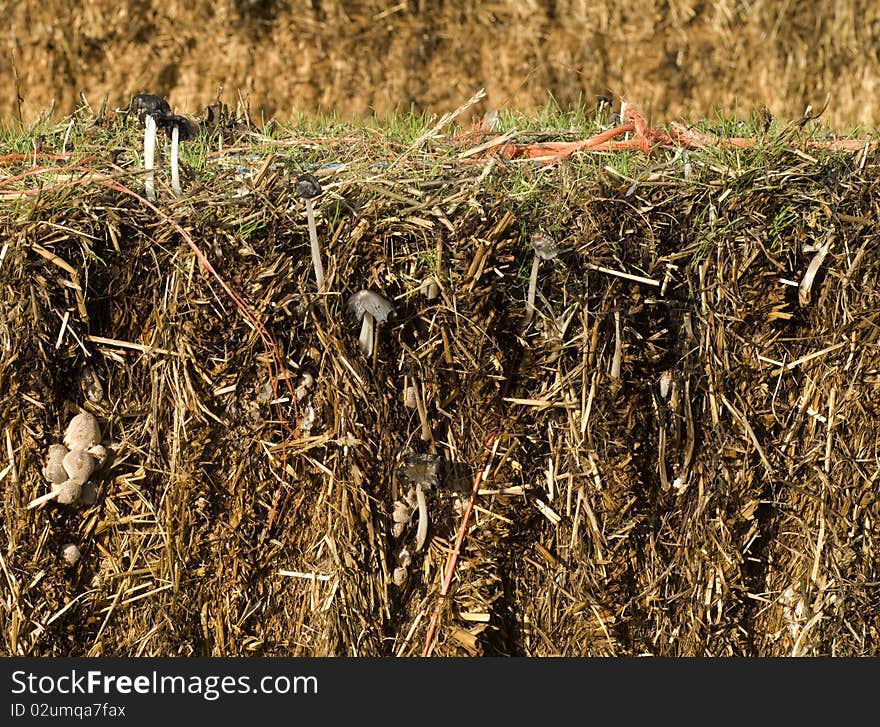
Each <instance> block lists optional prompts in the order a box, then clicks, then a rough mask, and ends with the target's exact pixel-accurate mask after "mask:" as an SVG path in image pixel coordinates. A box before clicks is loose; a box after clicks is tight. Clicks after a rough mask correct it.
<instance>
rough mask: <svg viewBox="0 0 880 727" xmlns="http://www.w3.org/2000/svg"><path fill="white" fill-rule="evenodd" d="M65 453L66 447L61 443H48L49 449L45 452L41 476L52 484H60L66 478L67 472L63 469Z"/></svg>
mask: <svg viewBox="0 0 880 727" xmlns="http://www.w3.org/2000/svg"><path fill="white" fill-rule="evenodd" d="M66 454H67V447H65V446H64V445H63V444H51V445H49V451H48V452H47V453H46V465H45V466H44V467H43V477H45V478H46V479H47V480H49V482H51V483H52V484H53V485H60V484H61V483H62V482H64V481H65V480H66V479H67V472H66V471H65V470H64V464H63V462H64V455H66Z"/></svg>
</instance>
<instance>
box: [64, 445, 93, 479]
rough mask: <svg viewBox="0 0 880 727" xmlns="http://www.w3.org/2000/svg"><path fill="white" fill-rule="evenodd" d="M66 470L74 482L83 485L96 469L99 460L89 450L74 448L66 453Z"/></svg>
mask: <svg viewBox="0 0 880 727" xmlns="http://www.w3.org/2000/svg"><path fill="white" fill-rule="evenodd" d="M62 464H63V465H64V471H65V472H67V476H68V477H69V478H70V480H71V481H72V482H76V483H77V484H79V485H83V484H84V483H85V482H87V481H88V479H89V477H91V476H92V473H93V472H94V471H95V468H96V466H97V462H96V461H95V458H94V457H92V455H90V454H89V453H88V452H83V451H82V450H80V449H72V450H70V451H69V452H68V453H67V454H66V455H64V461H63V462H62Z"/></svg>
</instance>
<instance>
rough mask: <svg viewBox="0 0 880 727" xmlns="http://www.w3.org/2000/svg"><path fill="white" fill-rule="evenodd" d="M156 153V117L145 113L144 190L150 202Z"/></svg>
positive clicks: (154, 190) (153, 190) (152, 197)
mask: <svg viewBox="0 0 880 727" xmlns="http://www.w3.org/2000/svg"><path fill="white" fill-rule="evenodd" d="M155 154H156V119H154V118H153V115H152V114H147V115H146V118H145V119H144V169H145V170H146V174H145V175H144V192H145V193H146V196H147V199H148V200H150V202H154V201H155V199H156V188H155V186H154V176H153V175H154V172H153V162H154V159H155Z"/></svg>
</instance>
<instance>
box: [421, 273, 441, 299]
mask: <svg viewBox="0 0 880 727" xmlns="http://www.w3.org/2000/svg"><path fill="white" fill-rule="evenodd" d="M419 290H420V291H421V293H422V295H423V296H425V298H427V299H428V300H436V299H437V298H438V297H440V286H439V285H437V281H436V280H435V279H434V278H433V277H431V278H425V279H424V280H423V281H422V284H421V285H420V286H419Z"/></svg>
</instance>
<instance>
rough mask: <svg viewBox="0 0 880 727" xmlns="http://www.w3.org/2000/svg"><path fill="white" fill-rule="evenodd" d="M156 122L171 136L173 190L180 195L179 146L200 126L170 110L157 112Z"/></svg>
mask: <svg viewBox="0 0 880 727" xmlns="http://www.w3.org/2000/svg"><path fill="white" fill-rule="evenodd" d="M156 124H157V125H158V126H159V128H161V129H162V130H163V131H164V132H165V133H166V134H167V135H168V136H169V137H171V191H172V192H174V195H175V196H177V197H179V196H180V164H179V163H178V159H179V146H180V142H181V141H189V140H190V139H192V138H193V137H194V136H195V135H196V131H197V130H198V126H197V125H196V124H194V123H193V122H191V121H190V120H189V119H187V118H186V117H185V116H178V115H177V114H172V113H171V112H170V111H169V112H165V113H161V114H157V115H156Z"/></svg>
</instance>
